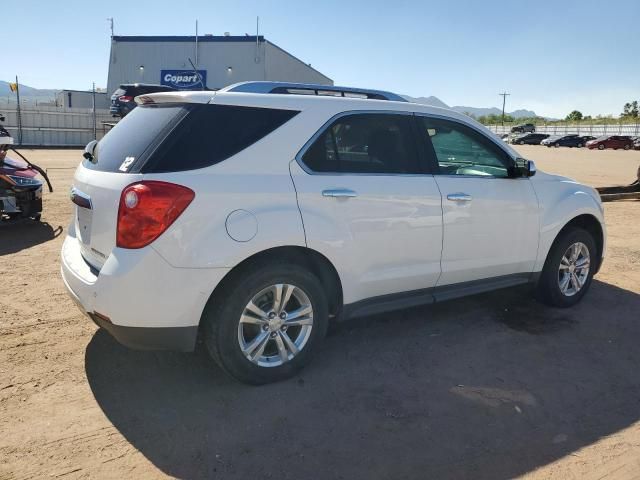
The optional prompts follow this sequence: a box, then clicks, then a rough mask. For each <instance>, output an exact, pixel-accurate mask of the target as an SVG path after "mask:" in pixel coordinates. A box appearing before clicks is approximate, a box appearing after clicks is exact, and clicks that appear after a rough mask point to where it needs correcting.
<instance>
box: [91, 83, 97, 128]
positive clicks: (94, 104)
mask: <svg viewBox="0 0 640 480" xmlns="http://www.w3.org/2000/svg"><path fill="white" fill-rule="evenodd" d="M92 92H93V139H94V140H97V139H98V132H97V122H96V82H93V90H92Z"/></svg>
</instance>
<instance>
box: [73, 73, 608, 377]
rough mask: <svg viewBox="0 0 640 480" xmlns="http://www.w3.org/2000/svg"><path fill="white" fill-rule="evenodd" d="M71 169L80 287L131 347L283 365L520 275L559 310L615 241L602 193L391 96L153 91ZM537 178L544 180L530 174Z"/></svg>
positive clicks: (268, 88)
mask: <svg viewBox="0 0 640 480" xmlns="http://www.w3.org/2000/svg"><path fill="white" fill-rule="evenodd" d="M137 102H138V103H139V104H140V107H139V108H136V109H135V110H134V111H133V112H132V113H131V114H130V115H128V116H127V117H126V118H125V119H124V120H122V121H121V122H120V123H118V125H116V127H115V128H114V129H113V130H111V131H110V132H109V133H108V134H107V135H106V136H105V137H104V138H103V139H102V140H101V141H100V142H99V143H98V144H97V145H96V144H95V143H94V142H92V143H91V144H90V145H88V147H87V150H86V151H85V154H84V156H85V159H84V160H83V162H82V164H81V165H80V166H79V167H78V169H77V171H76V174H75V179H74V185H73V189H72V192H71V197H72V200H73V202H74V203H75V204H76V209H75V215H74V219H73V222H72V223H71V225H70V227H69V232H68V236H67V238H66V240H65V242H64V245H63V247H62V277H63V279H64V282H65V284H66V286H67V288H68V290H69V293H70V295H71V296H72V297H73V298H74V299H75V300H76V302H77V303H78V305H79V306H80V308H81V309H82V311H83V312H86V313H87V314H88V315H89V316H90V317H91V318H92V319H93V320H94V321H95V323H97V324H98V325H99V326H100V327H102V328H104V329H106V330H108V331H109V332H110V333H111V334H112V335H113V336H114V337H115V338H116V339H118V340H119V341H120V342H121V343H123V344H125V345H128V346H131V347H135V348H146V349H167V348H169V349H179V350H186V351H188V350H193V348H194V347H195V345H196V338H197V337H198V335H200V337H201V338H202V340H203V341H204V343H205V344H206V346H207V348H208V350H209V352H210V353H211V355H212V356H213V357H214V358H215V359H216V360H217V362H218V363H219V364H220V366H221V367H222V368H223V369H224V370H225V371H226V372H227V373H229V374H230V375H232V376H233V377H235V378H237V379H239V380H241V381H243V382H248V383H254V384H259V383H266V382H271V381H275V380H279V379H283V378H286V377H289V376H290V375H292V374H293V373H295V372H296V371H297V370H299V369H300V367H302V366H303V365H304V364H305V363H307V361H308V360H309V358H310V356H311V355H312V354H313V352H314V350H316V349H317V348H318V345H319V344H320V342H321V340H322V338H323V337H324V335H325V332H326V330H327V326H328V324H329V323H330V322H333V321H335V320H338V319H345V318H348V317H353V316H358V315H365V314H372V313H376V312H382V311H389V310H394V309H398V308H404V307H409V306H415V305H419V304H426V303H431V302H437V301H441V300H445V299H451V298H456V297H460V296H465V295H471V294H476V293H480V292H485V291H488V290H493V289H498V288H503V287H508V286H512V285H517V284H525V283H531V284H533V285H535V286H536V291H537V293H538V295H539V298H541V299H543V300H544V301H545V302H547V303H549V304H551V305H555V306H559V307H567V306H571V305H573V304H575V303H576V302H578V301H579V300H580V299H581V298H582V297H583V296H584V294H585V293H586V292H587V290H588V288H589V285H590V283H591V279H592V277H593V275H594V273H596V272H597V271H598V269H599V267H600V265H601V263H602V259H603V255H604V251H605V238H606V237H605V226H604V219H603V209H602V205H601V203H600V199H599V196H598V194H597V193H596V192H595V190H594V189H592V188H590V187H587V186H584V185H581V184H579V183H576V182H574V181H572V180H569V179H567V178H563V177H558V176H555V175H548V174H544V173H541V172H538V173H537V174H535V167H534V165H533V162H531V161H528V160H523V159H521V158H519V157H518V153H517V152H516V151H514V150H512V149H511V148H510V147H509V146H508V145H506V144H504V143H503V142H501V141H500V140H499V139H498V138H497V137H496V136H495V135H493V134H492V133H491V132H489V131H488V130H487V129H486V128H484V127H483V126H482V125H480V124H478V123H477V122H475V121H474V120H472V119H471V118H469V117H467V116H465V115H461V114H458V113H455V112H453V111H449V110H444V109H440V108H434V107H429V106H424V105H417V104H413V103H408V102H406V101H403V99H402V98H401V97H399V96H397V95H395V94H392V93H388V92H380V91H372V90H358V89H348V88H339V87H326V86H314V85H302V84H284V83H272V82H247V83H243V84H236V85H233V86H230V87H227V88H225V89H223V90H220V91H218V92H190V93H187V92H180V93H160V94H151V95H144V96H141V97H138V98H137ZM534 174H535V176H534Z"/></svg>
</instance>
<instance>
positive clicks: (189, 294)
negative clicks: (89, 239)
mask: <svg viewBox="0 0 640 480" xmlns="http://www.w3.org/2000/svg"><path fill="white" fill-rule="evenodd" d="M61 260H62V261H61V273H62V279H63V281H64V284H65V286H66V287H67V290H68V292H69V295H70V296H71V298H72V299H73V300H74V301H75V303H76V304H77V305H78V307H79V308H80V309H81V310H82V311H83V312H84V313H85V314H87V315H88V316H89V317H90V318H91V319H92V320H93V321H94V322H95V323H96V324H97V325H99V326H100V327H102V328H104V329H105V330H107V331H108V332H109V333H111V335H113V337H114V338H115V339H116V340H118V341H119V342H120V343H122V344H123V345H126V346H128V347H131V348H135V349H141V350H181V351H191V350H193V349H194V347H195V342H196V336H197V333H198V326H199V324H200V318H201V316H202V312H203V310H204V307H205V304H206V302H207V301H208V299H209V297H210V295H211V293H212V292H213V290H214V289H215V287H216V286H217V284H218V283H219V282H220V280H222V278H223V277H224V275H225V274H226V273H227V272H228V270H229V269H226V268H225V269H220V268H202V269H192V268H175V267H173V266H171V265H169V264H168V263H167V262H166V261H165V260H164V259H163V258H162V257H161V256H160V255H159V254H158V253H157V252H156V251H155V250H154V249H153V248H151V247H145V248H142V249H139V250H126V249H118V248H115V249H114V250H113V252H112V253H111V255H109V257H108V258H107V261H106V262H105V264H104V265H103V266H102V268H101V269H100V272H96V271H95V270H92V269H91V268H90V267H89V265H87V263H86V262H85V260H84V259H83V258H82V255H81V254H80V245H79V243H78V240H77V239H76V237H75V231H74V228H73V226H72V227H71V228H70V229H69V235H68V236H67V238H66V239H65V241H64V244H63V246H62V252H61ZM107 319H108V320H107Z"/></svg>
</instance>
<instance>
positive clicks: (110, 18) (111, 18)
mask: <svg viewBox="0 0 640 480" xmlns="http://www.w3.org/2000/svg"><path fill="white" fill-rule="evenodd" d="M107 22H109V24H110V25H111V36H112V37H113V17H109V18H107Z"/></svg>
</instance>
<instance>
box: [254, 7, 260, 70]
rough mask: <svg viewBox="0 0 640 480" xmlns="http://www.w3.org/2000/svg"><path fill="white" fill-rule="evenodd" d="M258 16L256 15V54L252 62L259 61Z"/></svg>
mask: <svg viewBox="0 0 640 480" xmlns="http://www.w3.org/2000/svg"><path fill="white" fill-rule="evenodd" d="M259 42H260V17H256V56H255V58H254V59H253V61H254V62H256V63H260V45H259Z"/></svg>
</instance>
